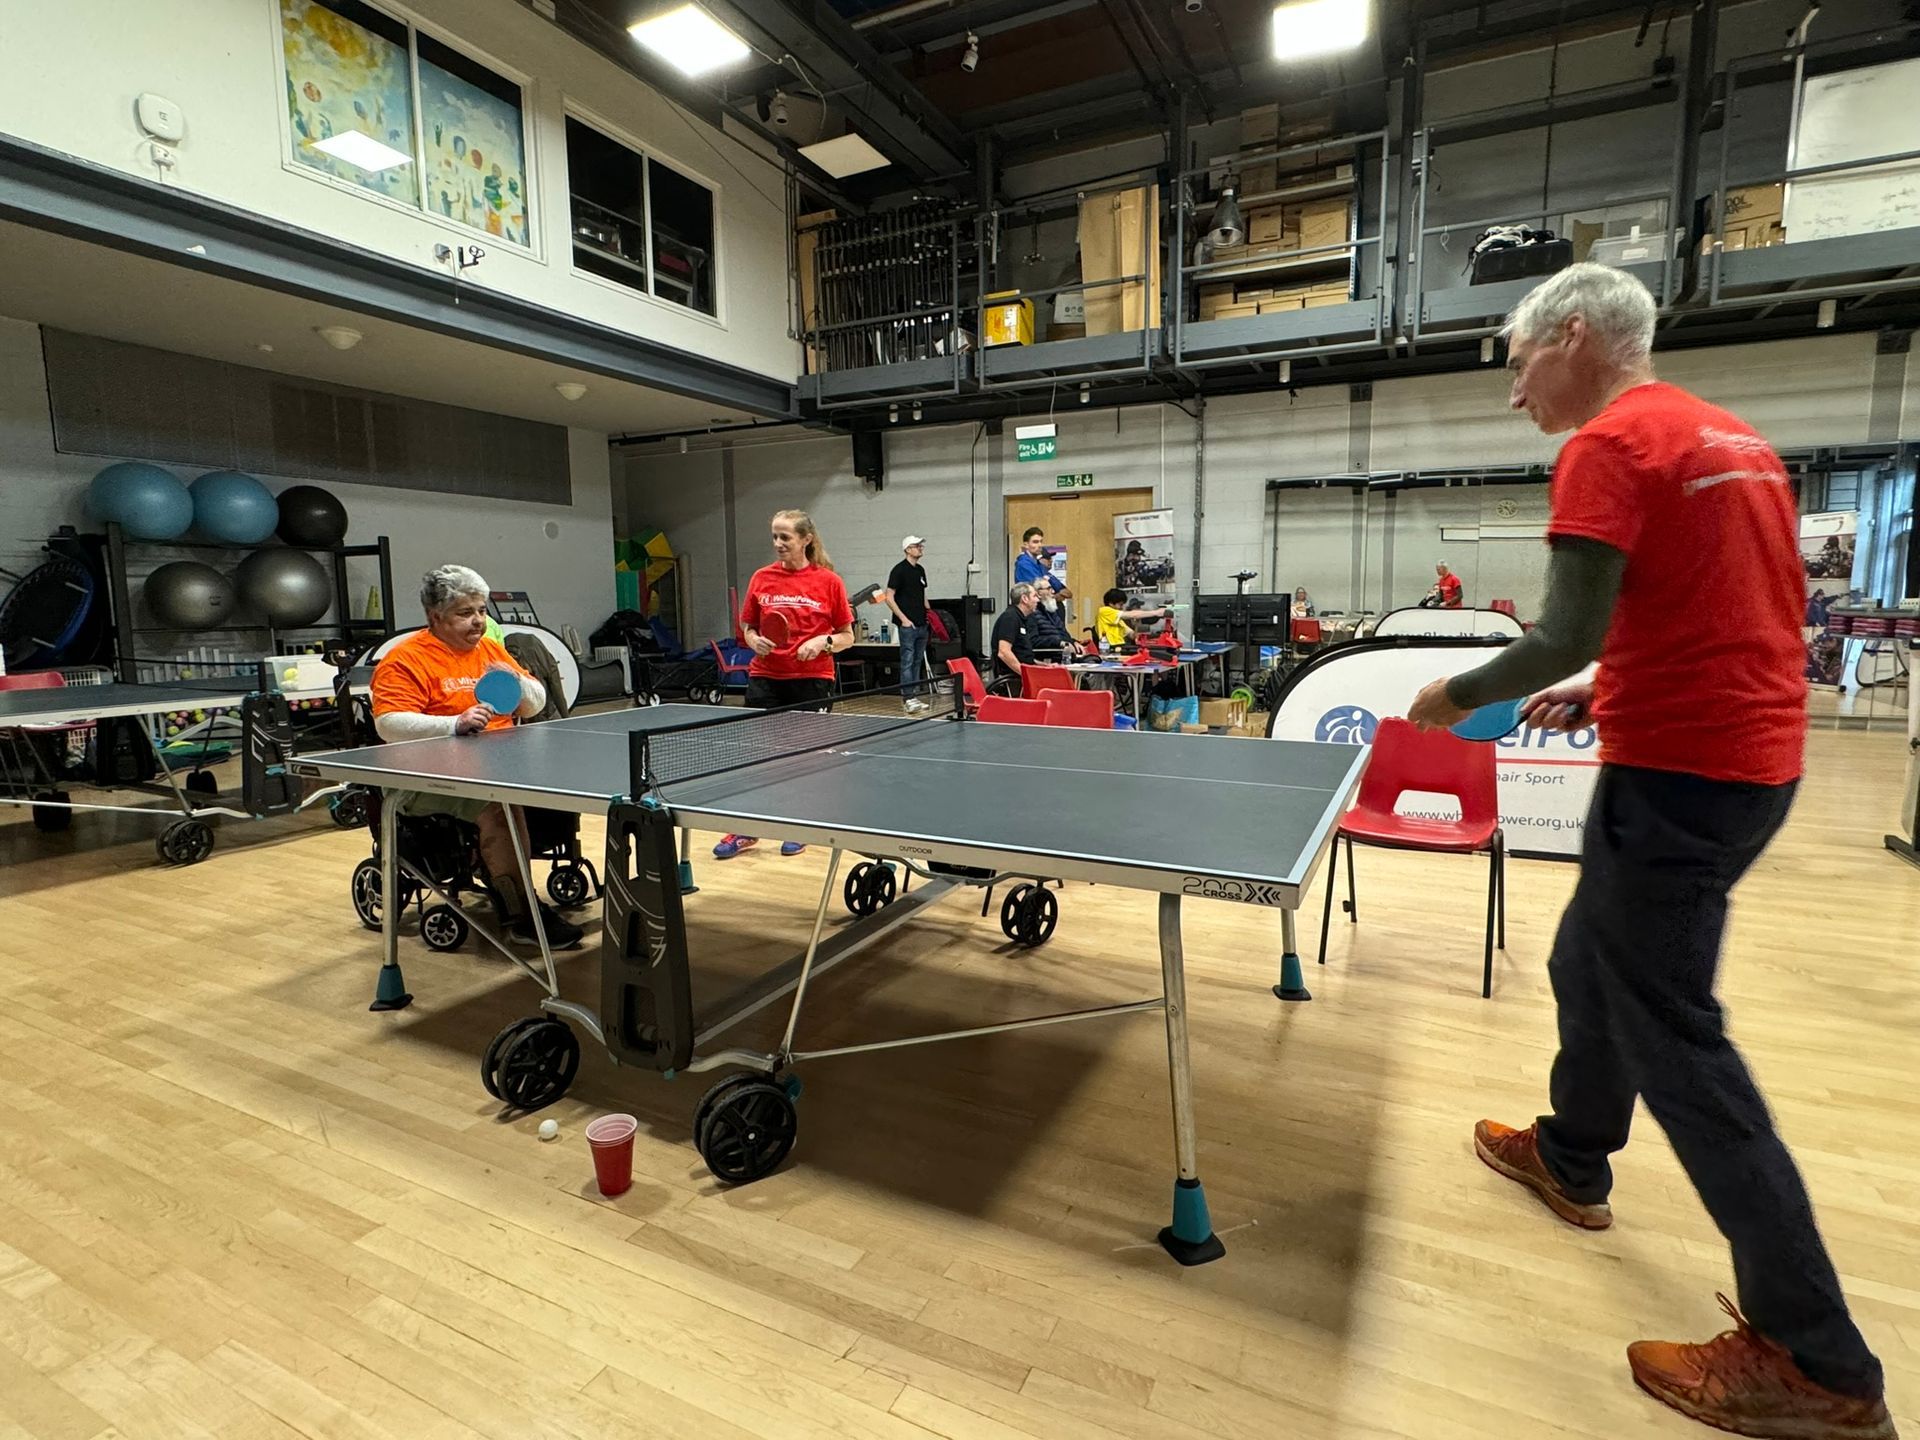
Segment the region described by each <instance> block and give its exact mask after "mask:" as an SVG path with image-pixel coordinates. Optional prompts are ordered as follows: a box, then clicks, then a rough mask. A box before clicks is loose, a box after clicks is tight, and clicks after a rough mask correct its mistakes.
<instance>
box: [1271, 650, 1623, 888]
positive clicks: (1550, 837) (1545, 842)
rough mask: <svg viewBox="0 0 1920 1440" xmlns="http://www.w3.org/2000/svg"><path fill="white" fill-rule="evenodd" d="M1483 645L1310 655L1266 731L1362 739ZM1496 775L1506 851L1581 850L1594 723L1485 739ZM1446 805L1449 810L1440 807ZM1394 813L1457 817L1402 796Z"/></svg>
mask: <svg viewBox="0 0 1920 1440" xmlns="http://www.w3.org/2000/svg"><path fill="white" fill-rule="evenodd" d="M1494 648H1495V647H1494V645H1493V644H1492V643H1487V644H1473V643H1464V644H1463V643H1460V642H1458V641H1454V642H1452V643H1440V644H1430V645H1427V644H1421V643H1420V641H1419V640H1418V639H1414V640H1400V641H1395V642H1391V643H1388V642H1372V641H1360V642H1357V643H1355V644H1352V645H1342V646H1339V647H1338V648H1336V649H1333V650H1328V651H1326V652H1324V653H1322V654H1320V655H1317V656H1315V657H1314V658H1313V659H1312V660H1311V661H1309V662H1308V663H1307V664H1305V665H1303V666H1302V667H1301V668H1300V669H1299V670H1297V671H1295V672H1294V674H1293V677H1292V678H1291V679H1290V680H1289V681H1288V682H1287V685H1286V688H1285V689H1284V690H1283V691H1282V692H1281V696H1280V703H1279V705H1278V707H1277V708H1276V709H1275V710H1274V712H1273V719H1272V721H1271V722H1270V724H1269V727H1268V730H1267V734H1268V736H1269V737H1270V738H1272V739H1275V740H1319V741H1323V742H1330V743H1332V744H1335V745H1365V744H1369V743H1370V742H1371V741H1372V740H1373V735H1374V731H1375V729H1377V728H1378V726H1379V724H1380V722H1381V721H1382V720H1384V719H1385V718H1386V717H1387V716H1389V715H1399V716H1404V715H1405V714H1406V713H1407V707H1408V706H1409V705H1411V704H1412V703H1413V697H1414V696H1415V695H1417V694H1418V693H1419V692H1420V689H1421V687H1422V686H1424V685H1425V684H1426V683H1427V682H1428V681H1430V680H1437V679H1439V678H1440V677H1441V676H1443V675H1458V674H1459V673H1460V672H1461V671H1463V670H1471V669H1473V668H1474V666H1476V665H1479V664H1481V663H1482V662H1483V661H1485V660H1486V658H1487V656H1488V654H1489V653H1490V652H1491V651H1492V650H1493V649H1494ZM1494 747H1495V755H1494V760H1495V763H1496V768H1497V770H1498V773H1499V776H1500V824H1501V827H1502V828H1503V829H1504V830H1505V831H1506V836H1507V848H1508V849H1509V850H1512V851H1516V852H1518V853H1520V854H1525V855H1550V856H1556V857H1563V858H1567V859H1573V858H1577V857H1578V856H1579V854H1580V838H1581V833H1582V831H1583V829H1584V828H1585V825H1586V817H1587V804H1588V801H1589V800H1590V799H1591V798H1592V795H1593V786H1594V781H1595V779H1596V778H1597V776H1598V774H1599V766H1600V737H1599V735H1598V733H1597V732H1596V731H1595V730H1594V729H1593V727H1591V726H1588V727H1587V728H1586V729H1583V730H1576V731H1573V732H1572V733H1571V734H1567V735H1552V734H1548V733H1547V732H1546V731H1544V730H1535V729H1532V728H1530V727H1529V728H1527V729H1524V730H1520V731H1517V732H1516V733H1514V734H1512V735H1509V736H1508V737H1507V738H1506V739H1504V740H1499V741H1495V742H1494ZM1449 803H1452V808H1451V809H1448V808H1447V806H1448V804H1449ZM1398 808H1399V809H1400V811H1401V813H1403V814H1420V815H1429V816H1431V817H1432V818H1434V819H1457V818H1458V817H1459V814H1460V809H1459V805H1458V804H1457V803H1453V802H1447V801H1439V800H1437V799H1436V798H1434V797H1426V796H1411V797H1406V798H1403V799H1402V801H1401V804H1400V806H1399V807H1398Z"/></svg>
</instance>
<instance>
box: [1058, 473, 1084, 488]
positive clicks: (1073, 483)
mask: <svg viewBox="0 0 1920 1440" xmlns="http://www.w3.org/2000/svg"><path fill="white" fill-rule="evenodd" d="M1053 488H1054V489H1056V490H1076V489H1092V488H1093V476H1091V475H1056V476H1054V477H1053Z"/></svg>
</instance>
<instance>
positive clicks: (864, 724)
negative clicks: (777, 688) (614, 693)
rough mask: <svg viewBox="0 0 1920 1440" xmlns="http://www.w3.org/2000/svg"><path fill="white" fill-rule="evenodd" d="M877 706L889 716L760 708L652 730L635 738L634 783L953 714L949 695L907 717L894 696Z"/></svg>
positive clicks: (838, 743)
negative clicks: (637, 756) (638, 754)
mask: <svg viewBox="0 0 1920 1440" xmlns="http://www.w3.org/2000/svg"><path fill="white" fill-rule="evenodd" d="M860 698H862V699H871V698H873V697H860ZM880 704H882V705H884V706H885V707H886V711H888V712H891V713H885V712H880V711H878V707H877V706H876V707H875V708H874V709H873V710H866V709H845V708H842V709H835V710H831V711H826V712H821V711H816V710H802V709H786V710H763V711H756V712H754V713H753V714H751V715H748V716H744V717H739V718H733V717H730V718H728V719H726V720H722V721H719V722H717V723H707V724H696V725H692V726H688V727H685V728H675V729H667V730H655V731H653V732H651V733H649V734H646V735H644V736H642V737H641V738H640V742H639V743H640V747H641V758H640V761H639V764H640V768H641V771H642V773H641V774H640V775H639V776H637V777H636V779H637V780H639V781H641V782H642V783H643V784H644V786H645V787H646V788H647V789H656V788H662V787H667V786H671V785H673V784H675V783H678V782H684V781H688V780H702V779H705V778H706V777H708V776H710V775H721V774H726V773H728V772H730V771H735V770H744V769H747V768H749V767H750V766H754V765H764V764H766V763H767V762H769V761H773V760H787V759H792V758H794V757H797V756H801V755H810V754H814V753H817V752H819V751H822V750H837V749H841V748H845V747H848V746H852V745H856V744H860V743H862V742H864V741H868V740H872V739H874V738H876V737H878V736H881V735H889V734H892V733H894V732H895V731H899V730H905V729H908V728H910V727H912V726H915V725H924V724H926V723H928V722H929V721H933V720H942V721H944V720H948V719H950V718H951V717H952V715H953V713H954V700H953V697H952V696H950V695H940V694H934V695H930V696H928V697H927V706H928V708H927V709H926V710H924V711H921V712H919V713H916V714H910V715H903V714H901V713H900V711H899V709H898V705H899V701H898V700H897V699H895V698H892V697H887V698H885V699H883V700H881V701H880Z"/></svg>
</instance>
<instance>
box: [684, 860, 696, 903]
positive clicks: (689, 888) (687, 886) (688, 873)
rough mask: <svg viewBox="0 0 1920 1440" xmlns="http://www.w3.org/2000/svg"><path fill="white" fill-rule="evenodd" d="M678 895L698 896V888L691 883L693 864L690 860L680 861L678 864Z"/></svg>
mask: <svg viewBox="0 0 1920 1440" xmlns="http://www.w3.org/2000/svg"><path fill="white" fill-rule="evenodd" d="M680 893H681V894H682V895H698V894H699V893H700V887H699V886H698V885H696V884H694V883H693V862H692V861H691V860H682V861H681V862H680Z"/></svg>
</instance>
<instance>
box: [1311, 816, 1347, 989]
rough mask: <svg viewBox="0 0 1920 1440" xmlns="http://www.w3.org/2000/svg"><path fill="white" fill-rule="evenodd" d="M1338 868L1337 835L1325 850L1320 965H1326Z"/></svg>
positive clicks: (1338, 844) (1338, 845) (1338, 847)
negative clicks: (1325, 897)
mask: <svg viewBox="0 0 1920 1440" xmlns="http://www.w3.org/2000/svg"><path fill="white" fill-rule="evenodd" d="M1339 868H1340V836H1339V835H1338V834H1335V835H1334V837H1333V844H1332V845H1331V846H1330V847H1329V848H1328V850H1327V902H1326V904H1325V905H1323V906H1322V907H1321V910H1320V961H1319V963H1320V964H1322V965H1324V964H1326V963H1327V930H1328V928H1329V927H1330V926H1331V925H1332V924H1333V876H1334V872H1335V871H1336V870H1338V869H1339ZM1347 874H1348V876H1349V877H1351V876H1352V874H1353V860H1352V857H1351V856H1349V857H1348V860H1347Z"/></svg>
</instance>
